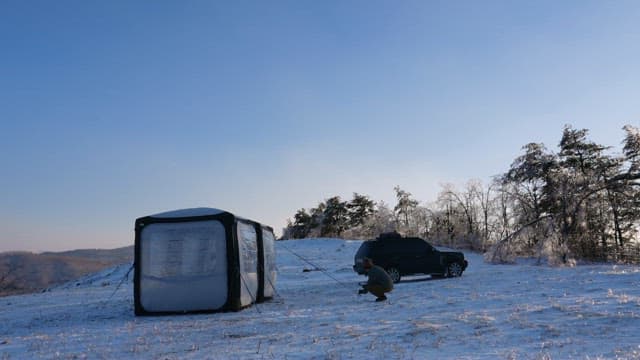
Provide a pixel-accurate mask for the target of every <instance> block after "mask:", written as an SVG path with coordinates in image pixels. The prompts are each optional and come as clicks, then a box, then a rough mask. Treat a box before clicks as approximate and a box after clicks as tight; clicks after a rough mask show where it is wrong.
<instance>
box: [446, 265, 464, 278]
mask: <svg viewBox="0 0 640 360" xmlns="http://www.w3.org/2000/svg"><path fill="white" fill-rule="evenodd" d="M462 271H463V270H462V265H461V264H460V263H457V262H453V263H451V264H449V265H448V266H447V277H458V276H462Z"/></svg>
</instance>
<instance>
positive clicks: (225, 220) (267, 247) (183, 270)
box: [134, 208, 276, 315]
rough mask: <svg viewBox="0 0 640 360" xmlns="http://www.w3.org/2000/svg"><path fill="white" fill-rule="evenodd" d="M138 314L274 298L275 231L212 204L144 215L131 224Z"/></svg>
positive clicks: (220, 308) (195, 309)
mask: <svg viewBox="0 0 640 360" xmlns="http://www.w3.org/2000/svg"><path fill="white" fill-rule="evenodd" d="M135 231H136V238H135V273H134V301H135V313H136V315H153V314H174V313H187V312H213V311H228V310H233V311H237V310H240V309H242V308H244V307H247V306H250V305H251V304H253V303H255V302H261V301H264V300H266V299H269V298H271V297H273V295H274V292H275V281H276V269H275V249H274V241H275V237H274V235H273V230H272V229H271V228H270V227H268V226H265V225H262V224H259V223H257V222H255V221H251V220H247V219H244V218H241V217H237V216H235V215H233V214H231V213H229V212H226V211H223V210H218V209H213V208H195V209H183V210H175V211H169V212H165V213H160V214H156V215H151V216H146V217H142V218H139V219H137V220H136V225H135Z"/></svg>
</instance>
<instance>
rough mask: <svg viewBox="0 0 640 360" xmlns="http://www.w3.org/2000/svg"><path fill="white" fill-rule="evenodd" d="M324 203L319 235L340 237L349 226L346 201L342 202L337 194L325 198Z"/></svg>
mask: <svg viewBox="0 0 640 360" xmlns="http://www.w3.org/2000/svg"><path fill="white" fill-rule="evenodd" d="M325 205H326V207H325V209H324V213H323V215H324V217H323V219H322V229H321V233H320V235H321V236H337V237H340V235H341V234H342V232H343V231H345V230H346V229H347V228H348V227H349V210H348V209H347V203H346V202H343V201H342V200H341V199H340V197H339V196H334V197H332V198H329V199H327V201H326V203H325Z"/></svg>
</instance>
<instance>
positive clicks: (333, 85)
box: [0, 0, 640, 251]
mask: <svg viewBox="0 0 640 360" xmlns="http://www.w3.org/2000/svg"><path fill="white" fill-rule="evenodd" d="M638 19H640V2H638V1H510V0H509V1H423V0H419V1H402V2H397V1H300V0H293V1H254V2H245V1H233V2H216V1H187V2H185V1H171V2H165V1H150V2H132V1H80V0H79V1H65V0H62V1H3V2H2V4H1V5H0V124H1V125H0V171H1V175H0V189H1V190H0V251H7V250H30V251H44V250H63V249H75V248H114V247H119V246H126V245H130V244H133V240H134V233H133V222H134V220H135V218H137V217H140V216H144V215H149V214H152V213H157V212H161V211H166V210H172V209H179V208H187V207H199V206H209V207H217V208H221V209H225V210H229V211H232V212H235V213H237V214H239V215H242V216H245V217H249V218H252V219H255V220H258V221H261V222H264V223H266V224H269V225H271V226H273V227H274V228H275V229H276V231H277V232H279V231H280V230H281V228H282V227H283V226H284V225H285V221H286V219H287V218H289V217H292V216H293V214H294V213H295V211H296V210H297V209H299V208H303V207H304V208H309V207H312V206H315V205H317V203H318V202H319V201H322V200H324V199H326V198H328V197H330V196H333V195H340V196H342V197H343V198H344V199H350V198H351V195H352V193H353V192H359V193H363V194H367V195H369V196H370V197H371V198H373V199H374V200H384V201H386V202H387V203H390V204H393V203H394V196H393V187H394V186H395V185H400V186H401V187H402V188H403V189H405V190H407V191H409V192H411V193H413V194H414V196H415V197H416V198H417V199H418V200H420V201H422V202H424V203H426V202H429V201H432V200H434V199H435V197H436V195H437V193H438V191H439V190H440V184H443V183H454V184H464V183H466V181H468V180H470V179H480V180H482V181H484V182H485V183H486V182H487V181H489V179H490V177H491V176H493V175H496V174H499V173H501V172H504V171H506V169H508V167H509V165H510V164H511V162H512V160H513V159H514V158H515V157H516V156H518V155H519V154H520V153H521V147H522V146H523V145H525V144H526V143H529V142H543V143H545V144H546V145H547V147H548V148H550V149H554V150H555V149H556V146H557V143H558V141H559V140H560V136H561V134H562V129H563V127H564V125H565V124H572V125H573V126H574V127H576V128H587V129H590V134H591V139H593V140H594V141H596V142H599V143H601V144H603V145H609V146H614V147H616V148H618V149H619V148H620V142H621V141H622V139H623V137H624V132H623V131H622V129H621V128H622V126H623V125H625V124H632V125H636V126H638V123H639V119H640V100H639V99H640V66H639V65H638V61H639V59H640V26H638Z"/></svg>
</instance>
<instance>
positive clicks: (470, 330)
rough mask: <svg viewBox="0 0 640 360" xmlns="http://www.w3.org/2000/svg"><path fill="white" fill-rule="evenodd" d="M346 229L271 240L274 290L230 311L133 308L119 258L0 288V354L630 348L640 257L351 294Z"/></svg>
mask: <svg viewBox="0 0 640 360" xmlns="http://www.w3.org/2000/svg"><path fill="white" fill-rule="evenodd" d="M359 245H360V241H343V240H337V239H307V240H296V241H280V242H277V243H276V251H277V264H278V270H279V277H278V283H277V284H276V291H277V293H276V297H275V298H274V299H273V300H271V301H269V302H266V303H262V304H257V305H254V306H252V307H250V308H247V309H244V310H242V311H240V312H228V313H213V314H199V315H179V316H159V317H135V316H134V314H133V291H132V288H133V285H132V278H133V276H132V275H133V273H131V274H130V275H129V277H128V279H126V281H125V282H124V283H122V284H121V286H120V287H118V285H119V284H120V283H121V280H122V279H124V278H125V274H126V273H127V271H128V270H129V268H130V264H129V265H123V266H119V267H115V268H112V269H108V270H106V271H103V272H101V273H98V274H93V275H91V276H87V277H85V278H82V279H79V280H77V281H74V282H71V283H68V284H65V285H63V286H60V287H57V288H54V289H51V290H50V291H47V292H44V293H40V294H33V295H23V296H13V297H6V298H1V299H0V358H2V359H5V358H8V359H25V358H29V359H31V358H50V359H56V358H64V359H66V358H80V359H82V358H91V359H93V358H109V359H111V358H132V357H135V358H147V359H227V358H230V359H264V358H266V359H271V358H274V359H285V358H286V359H327V358H328V359H352V358H358V359H414V358H415V359H443V358H445V359H640V332H638V328H639V326H638V325H639V324H640V269H639V268H638V267H635V266H621V265H611V264H607V265H593V264H592V265H584V266H577V267H548V266H539V265H535V264H534V263H531V262H521V263H518V264H515V265H490V264H486V263H484V262H483V259H482V256H481V255H480V254H474V253H469V252H467V253H465V257H466V258H467V259H468V260H469V267H468V268H467V270H466V271H465V273H464V274H463V276H462V277H460V278H453V279H438V280H435V279H430V278H429V277H428V276H427V277H424V276H423V277H411V278H407V279H404V281H401V282H400V283H399V284H396V287H395V289H394V291H393V292H392V293H391V294H389V296H388V297H389V300H388V301H386V302H381V303H377V302H375V301H374V297H373V296H371V295H369V294H367V295H357V290H358V288H359V286H358V283H359V282H363V281H365V280H366V278H365V277H363V276H358V275H356V273H355V272H353V270H352V269H351V266H352V265H353V255H354V254H355V252H356V250H357V248H358V246H359Z"/></svg>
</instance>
